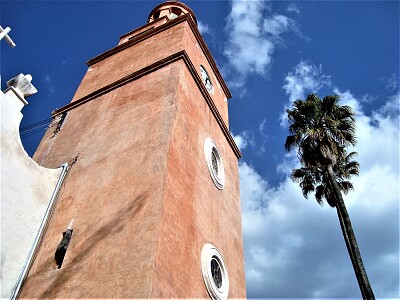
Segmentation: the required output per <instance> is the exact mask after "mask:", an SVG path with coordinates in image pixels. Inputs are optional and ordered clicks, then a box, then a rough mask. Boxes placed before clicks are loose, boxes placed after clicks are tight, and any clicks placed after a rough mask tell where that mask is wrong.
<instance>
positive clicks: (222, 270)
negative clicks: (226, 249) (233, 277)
mask: <svg viewBox="0 0 400 300" xmlns="http://www.w3.org/2000/svg"><path fill="white" fill-rule="evenodd" d="M201 264H202V272H203V279H204V283H205V285H206V289H207V291H208V294H209V295H210V297H211V299H218V300H224V299H226V298H227V297H228V292H229V278H228V270H227V269H226V266H225V263H224V260H223V259H222V256H221V254H220V253H219V251H218V249H217V248H216V247H215V246H214V245H211V244H205V245H204V246H203V248H202V249H201Z"/></svg>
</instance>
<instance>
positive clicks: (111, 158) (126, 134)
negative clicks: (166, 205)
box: [22, 63, 180, 298]
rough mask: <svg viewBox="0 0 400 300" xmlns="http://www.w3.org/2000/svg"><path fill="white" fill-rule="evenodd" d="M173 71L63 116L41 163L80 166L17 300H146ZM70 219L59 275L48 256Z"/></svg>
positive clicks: (174, 80)
mask: <svg viewBox="0 0 400 300" xmlns="http://www.w3.org/2000/svg"><path fill="white" fill-rule="evenodd" d="M177 68H178V69H179V68H180V67H179V63H173V64H170V65H168V66H166V67H165V68H163V69H161V70H159V71H158V72H157V73H152V74H150V75H148V76H145V77H142V78H140V79H138V80H136V81H133V82H131V83H129V84H127V85H124V86H122V87H120V88H119V89H116V90H114V91H113V92H111V93H109V94H106V95H103V96H101V97H99V98H97V99H96V100H93V101H91V102H88V103H86V104H84V105H82V106H79V107H78V108H76V109H74V110H72V111H71V112H70V114H69V116H68V118H67V120H66V121H65V124H64V127H63V128H62V129H61V131H60V133H59V135H58V136H57V138H56V140H55V142H54V144H53V146H52V148H51V151H50V152H49V154H48V156H47V158H46V159H45V161H44V162H45V165H53V164H57V163H58V161H69V160H70V159H72V158H73V157H75V155H77V154H78V153H80V156H79V160H78V162H77V163H76V164H75V165H74V166H73V167H72V169H71V171H70V173H69V175H68V177H67V179H66V182H65V185H64V187H63V189H62V193H61V195H60V198H59V202H58V204H57V206H56V211H55V214H54V216H53V219H52V221H51V225H50V226H49V228H48V231H47V233H46V235H45V238H44V241H43V243H42V246H41V249H40V252H39V254H38V256H37V258H36V260H35V263H34V265H33V267H32V269H31V271H30V274H29V278H28V281H27V282H26V284H25V287H24V289H23V293H22V297H27V298H31V297H57V298H60V297H61V298H69V297H89V298H90V297H91V298H100V297H102V298H104V297H131V298H143V297H149V295H150V289H151V281H152V275H153V266H154V259H155V253H156V250H155V249H156V248H155V247H156V240H157V232H158V225H159V219H160V214H161V208H162V195H163V190H164V181H165V177H164V176H163V174H166V163H167V153H168V146H169V139H170V135H171V128H172V122H173V119H174V117H173V116H174V114H175V108H174V99H175V93H176V88H174V86H175V87H176V85H177V80H178V75H179V71H177ZM167 78H168V80H166V79H167ZM149 86H157V87H158V89H157V90H154V89H149V88H148V87H149ZM45 139H46V137H45ZM43 151H45V149H43V147H42V145H41V146H40V147H39V149H38V152H37V153H36V156H39V157H40V156H41V155H40V154H41V153H43ZM71 219H74V226H73V228H74V232H73V235H72V239H71V243H70V245H69V248H68V251H67V255H66V258H65V260H64V264H63V266H62V268H61V269H59V270H57V269H56V267H55V264H54V253H55V250H56V247H57V245H58V243H59V241H60V239H61V234H62V232H63V231H65V230H66V226H67V225H68V224H69V222H70V220H71Z"/></svg>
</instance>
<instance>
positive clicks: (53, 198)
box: [10, 163, 68, 300]
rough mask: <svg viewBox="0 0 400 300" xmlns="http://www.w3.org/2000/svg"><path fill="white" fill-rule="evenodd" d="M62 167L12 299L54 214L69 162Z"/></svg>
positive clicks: (19, 289)
mask: <svg viewBox="0 0 400 300" xmlns="http://www.w3.org/2000/svg"><path fill="white" fill-rule="evenodd" d="M60 168H63V169H62V171H61V174H60V178H58V181H57V185H56V187H55V189H54V191H53V194H52V196H51V199H50V202H49V205H48V206H47V210H46V213H45V214H44V217H43V219H42V223H41V224H40V228H39V231H38V234H37V235H36V238H35V241H34V242H33V245H32V248H31V250H30V252H29V256H28V258H27V260H26V261H25V265H24V268H23V269H22V272H21V274H20V275H19V278H18V281H17V284H16V286H15V289H14V291H13V293H12V295H11V298H10V299H11V300H15V299H17V297H18V295H19V293H20V292H21V287H22V284H23V282H24V281H25V279H26V276H28V271H29V268H30V267H31V265H32V263H33V258H34V256H35V254H36V251H37V248H38V245H39V242H40V240H41V239H42V236H43V234H44V231H45V228H46V227H47V224H48V223H49V219H50V216H51V214H52V211H53V208H54V204H55V202H56V200H57V196H58V194H59V192H60V189H61V185H62V183H63V181H64V178H65V176H66V175H67V173H68V163H64V164H62V165H61V166H60Z"/></svg>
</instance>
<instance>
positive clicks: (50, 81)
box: [42, 74, 54, 97]
mask: <svg viewBox="0 0 400 300" xmlns="http://www.w3.org/2000/svg"><path fill="white" fill-rule="evenodd" d="M42 82H44V83H45V85H46V87H47V91H48V94H49V96H50V97H51V96H53V95H54V88H53V79H52V76H50V75H49V74H47V75H46V76H45V77H44V78H43V79H42Z"/></svg>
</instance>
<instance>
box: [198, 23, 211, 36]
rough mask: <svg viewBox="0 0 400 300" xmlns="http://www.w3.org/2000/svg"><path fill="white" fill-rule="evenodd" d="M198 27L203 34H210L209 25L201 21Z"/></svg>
mask: <svg viewBox="0 0 400 300" xmlns="http://www.w3.org/2000/svg"><path fill="white" fill-rule="evenodd" d="M197 27H198V28H199V31H200V33H201V34H207V33H209V32H210V28H209V27H208V24H204V23H203V22H201V21H200V20H198V21H197Z"/></svg>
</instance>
